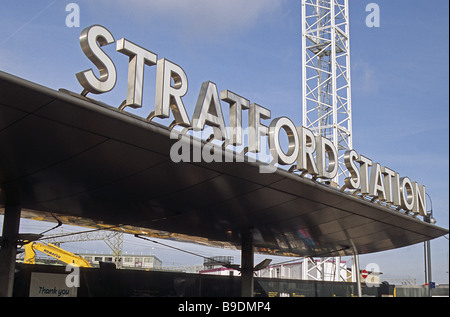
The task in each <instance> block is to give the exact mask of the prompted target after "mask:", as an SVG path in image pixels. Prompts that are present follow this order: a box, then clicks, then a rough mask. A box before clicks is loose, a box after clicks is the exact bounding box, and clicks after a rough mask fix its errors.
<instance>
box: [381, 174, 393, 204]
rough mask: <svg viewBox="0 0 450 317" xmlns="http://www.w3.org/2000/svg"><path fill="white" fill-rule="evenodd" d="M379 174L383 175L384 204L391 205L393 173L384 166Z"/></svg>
mask: <svg viewBox="0 0 450 317" xmlns="http://www.w3.org/2000/svg"><path fill="white" fill-rule="evenodd" d="M381 173H382V174H383V175H384V179H383V182H384V191H385V195H386V202H387V203H393V202H394V187H393V182H392V179H393V178H394V176H395V172H394V171H393V170H391V169H389V168H387V167H386V166H383V167H382V168H381Z"/></svg>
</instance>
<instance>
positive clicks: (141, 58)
mask: <svg viewBox="0 0 450 317" xmlns="http://www.w3.org/2000/svg"><path fill="white" fill-rule="evenodd" d="M117 51H118V52H120V53H122V54H125V55H127V56H129V57H130V61H129V63H128V87H127V99H126V100H125V103H124V104H123V105H122V106H123V107H132V108H141V107H142V90H143V86H144V66H145V65H148V66H152V65H155V64H156V59H157V58H158V56H157V55H156V54H154V53H152V52H150V51H147V50H146V49H145V48H142V47H140V46H139V45H136V44H134V43H132V42H130V41H128V40H126V39H120V40H118V41H117Z"/></svg>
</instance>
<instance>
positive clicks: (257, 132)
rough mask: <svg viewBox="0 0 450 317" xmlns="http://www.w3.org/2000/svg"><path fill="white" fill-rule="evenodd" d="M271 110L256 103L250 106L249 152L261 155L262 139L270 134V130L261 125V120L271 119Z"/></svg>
mask: <svg viewBox="0 0 450 317" xmlns="http://www.w3.org/2000/svg"><path fill="white" fill-rule="evenodd" d="M270 115H271V113H270V110H269V109H266V108H264V107H261V106H260V105H258V104H256V103H252V104H251V105H250V110H249V112H248V128H249V129H248V150H249V152H253V153H259V152H260V151H261V137H262V136H266V135H268V134H269V128H268V127H267V126H265V125H264V124H262V123H261V119H264V120H266V119H270Z"/></svg>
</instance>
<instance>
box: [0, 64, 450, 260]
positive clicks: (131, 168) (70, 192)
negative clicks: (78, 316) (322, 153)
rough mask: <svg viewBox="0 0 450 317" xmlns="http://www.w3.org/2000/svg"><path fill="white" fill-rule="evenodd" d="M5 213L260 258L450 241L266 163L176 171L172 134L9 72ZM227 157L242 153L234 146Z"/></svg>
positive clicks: (5, 83) (3, 114)
mask: <svg viewBox="0 0 450 317" xmlns="http://www.w3.org/2000/svg"><path fill="white" fill-rule="evenodd" d="M0 96H1V98H0V144H1V152H0V212H3V211H4V209H2V208H4V207H5V205H20V206H21V207H22V217H26V218H32V219H38V220H48V221H55V219H58V220H60V221H62V222H63V223H65V224H72V225H81V226H88V227H95V228H107V229H108V228H109V229H111V230H119V231H124V232H128V233H137V234H142V235H147V236H151V237H159V238H167V239H174V240H179V241H187V242H195V243H200V244H204V245H210V246H219V247H230V248H239V247H240V243H241V240H240V231H241V229H242V228H247V227H253V228H254V243H255V248H256V250H255V251H256V252H260V253H269V254H276V255H291V256H333V255H350V254H353V250H356V251H357V252H358V253H359V254H364V253H371V252H378V251H383V250H389V249H394V248H399V247H403V246H408V245H412V244H416V243H419V242H423V241H426V240H429V239H433V238H436V237H439V236H442V235H444V234H446V233H448V230H446V229H443V228H440V227H437V226H435V225H432V224H427V223H425V222H423V221H421V220H419V219H415V218H413V217H411V216H409V215H405V214H403V213H401V212H398V211H395V210H393V209H391V208H389V207H386V206H382V205H379V204H376V203H372V202H370V201H367V200H366V199H363V198H361V197H355V196H352V195H350V194H347V193H344V192H341V191H339V190H337V189H335V188H332V187H330V186H327V185H324V184H320V183H318V182H315V181H312V180H310V179H307V178H302V177H300V176H298V175H296V174H293V173H289V172H288V171H285V170H282V169H278V170H277V171H276V172H275V173H268V174H264V173H260V172H259V166H260V164H261V163H258V162H247V161H246V162H240V163H238V162H234V163H214V162H213V163H205V162H198V163H174V162H172V160H171V158H170V155H169V153H170V148H171V146H172V145H173V144H174V142H176V141H177V140H172V139H170V137H169V135H170V131H169V129H168V128H167V127H165V126H163V125H159V124H157V123H152V122H150V123H149V122H147V121H146V120H145V119H142V118H139V117H136V116H134V115H131V114H129V113H126V112H120V111H119V110H117V109H116V108H113V107H110V106H107V105H104V104H101V103H99V102H96V101H95V100H92V99H90V98H86V97H82V96H79V95H77V96H76V95H75V94H73V93H72V94H70V93H69V92H67V91H66V92H65V91H61V90H60V91H55V90H52V89H49V88H46V87H43V86H40V85H38V84H35V83H31V82H28V81H26V80H23V79H21V78H17V77H14V76H12V75H9V74H6V73H4V72H0ZM227 155H233V152H232V151H231V150H227Z"/></svg>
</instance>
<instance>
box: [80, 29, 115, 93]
mask: <svg viewBox="0 0 450 317" xmlns="http://www.w3.org/2000/svg"><path fill="white" fill-rule="evenodd" d="M111 43H114V37H113V35H112V34H111V33H110V32H109V31H108V30H107V29H106V28H104V27H103V26H100V25H92V26H90V27H88V28H85V29H84V30H83V31H82V32H81V34H80V45H81V49H82V50H83V52H84V54H85V55H86V57H87V58H88V59H89V60H90V61H91V62H92V63H93V64H94V65H95V66H97V68H98V70H99V72H100V78H97V77H96V76H95V74H94V72H93V71H92V69H88V70H85V71H82V72H80V73H77V74H76V77H77V80H78V82H79V83H80V85H81V86H82V87H83V88H84V92H83V93H84V94H87V93H88V92H91V93H93V94H102V93H105V92H108V91H110V90H111V89H113V88H114V86H115V85H116V79H117V73H116V67H115V66H114V63H113V62H112V60H111V59H110V58H109V57H108V55H106V53H105V52H104V51H103V50H102V49H101V48H100V47H102V46H105V45H108V44H111Z"/></svg>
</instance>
